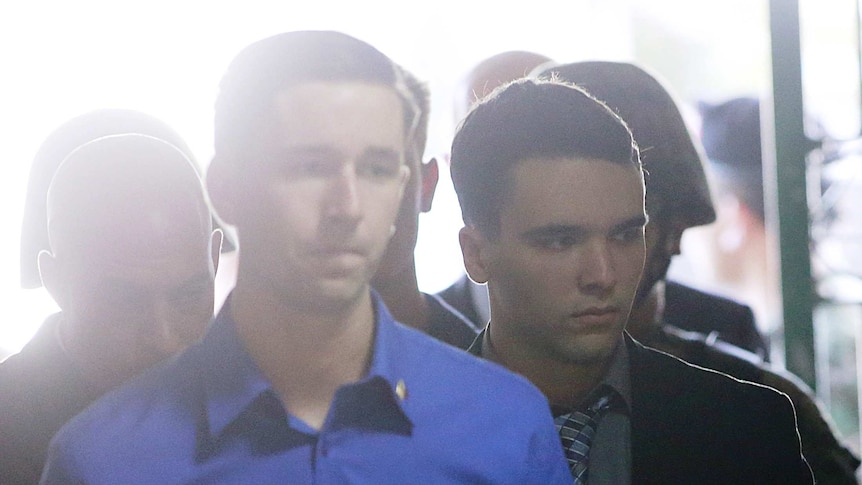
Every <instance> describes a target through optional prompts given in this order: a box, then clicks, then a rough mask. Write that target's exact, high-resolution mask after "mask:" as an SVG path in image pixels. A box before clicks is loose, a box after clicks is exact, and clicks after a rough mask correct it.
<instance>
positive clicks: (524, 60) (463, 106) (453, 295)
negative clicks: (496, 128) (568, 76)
mask: <svg viewBox="0 0 862 485" xmlns="http://www.w3.org/2000/svg"><path fill="white" fill-rule="evenodd" d="M551 63H553V60H552V59H551V58H550V57H547V56H545V55H543V54H539V53H536V52H531V51H522V50H514V51H505V52H500V53H499V54H495V55H493V56H491V57H488V58H486V59H483V60H482V61H480V62H479V63H478V64H476V65H475V66H473V68H472V69H470V71H469V72H468V73H467V74H466V75H465V76H464V79H462V81H461V84H460V89H459V90H458V93H457V95H456V96H455V115H456V117H457V119H458V120H460V119H462V118H463V117H464V116H465V115H466V114H467V112H468V111H469V110H470V108H471V107H472V106H473V105H474V104H475V103H476V102H477V101H479V100H480V99H482V98H484V97H485V96H487V95H489V94H491V92H492V91H493V90H494V89H495V88H497V87H498V86H501V85H503V84H507V83H509V82H511V81H514V80H516V79H519V78H522V77H526V76H528V75H529V74H530V73H531V72H532V71H533V70H535V69H538V68H539V66H542V65H545V64H551ZM436 296H439V297H440V298H442V299H443V300H444V301H445V302H446V303H447V304H448V305H451V306H452V307H453V308H454V309H455V311H457V312H458V313H460V314H461V315H464V317H466V318H467V319H468V320H470V321H471V322H473V323H474V324H475V325H476V326H478V327H479V328H483V327H484V326H485V324H487V323H488V320H489V319H490V318H491V310H490V307H489V305H488V288H487V286H486V285H479V284H476V283H474V282H473V281H472V280H471V279H470V277H469V276H467V275H466V274H464V275H463V276H462V277H461V278H459V279H458V280H457V281H455V282H454V283H453V284H452V285H451V286H449V287H448V288H446V289H444V290H443V291H441V292H439V293H437V295H436Z"/></svg>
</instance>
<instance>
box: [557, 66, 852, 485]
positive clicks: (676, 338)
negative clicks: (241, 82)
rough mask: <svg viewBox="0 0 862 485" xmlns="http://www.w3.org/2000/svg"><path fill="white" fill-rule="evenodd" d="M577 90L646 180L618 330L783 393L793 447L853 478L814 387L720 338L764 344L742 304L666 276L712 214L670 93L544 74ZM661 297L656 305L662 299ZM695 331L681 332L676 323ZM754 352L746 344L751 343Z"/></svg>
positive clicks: (595, 74) (820, 468)
mask: <svg viewBox="0 0 862 485" xmlns="http://www.w3.org/2000/svg"><path fill="white" fill-rule="evenodd" d="M551 73H553V75H555V76H556V77H557V78H559V79H563V80H566V81H570V82H573V83H575V84H577V85H579V86H582V87H584V89H586V90H588V91H589V92H590V93H591V94H593V95H594V96H596V97H597V98H599V99H601V100H602V101H604V102H605V103H607V105H608V106H609V107H610V108H611V109H613V110H614V112H616V113H617V114H619V115H620V116H621V117H622V118H623V119H624V120H625V121H626V123H627V124H628V125H629V128H630V129H631V130H632V134H633V136H634V138H635V141H636V142H637V143H638V145H639V146H644V147H650V149H649V150H645V152H644V154H643V157H642V160H643V163H644V168H645V169H646V170H647V171H648V172H649V174H650V175H649V177H648V178H647V179H646V188H647V197H646V209H647V213H648V214H649V218H650V221H649V224H648V225H647V228H646V250H647V262H646V267H647V268H649V270H648V271H645V273H644V276H643V277H642V278H641V282H640V287H639V289H638V297H637V298H635V302H634V306H633V308H632V315H631V316H630V317H629V322H628V325H627V327H626V328H627V330H628V331H629V333H630V334H631V335H632V336H633V337H634V338H635V339H637V341H638V342H640V343H642V344H644V345H647V346H649V347H652V348H656V349H659V350H661V351H664V352H667V353H669V354H671V355H674V356H676V357H679V358H681V359H683V360H685V361H686V362H689V363H692V364H695V365H699V366H701V367H706V368H708V369H714V370H717V371H720V372H723V373H725V374H728V375H731V376H733V377H736V378H739V379H744V380H746V381H750V382H756V383H758V384H764V385H767V386H769V387H772V388H774V389H777V390H779V391H781V392H783V393H785V394H787V395H788V397H789V398H790V400H791V401H792V402H793V406H794V408H795V409H796V420H797V424H798V428H799V434H800V438H801V441H802V451H803V455H804V456H805V459H806V460H807V461H808V464H809V465H810V466H811V469H812V471H813V472H814V476H815V478H816V479H817V481H818V483H829V484H851V483H856V478H855V471H856V468H857V467H858V466H859V460H858V458H857V457H856V456H855V455H854V454H853V453H852V452H851V451H850V450H849V448H848V447H846V446H844V445H843V444H842V443H841V440H840V439H839V436H840V435H839V434H838V433H837V432H836V430H835V427H834V425H833V424H832V422H831V419H830V417H829V415H828V414H827V413H825V412H824V411H823V410H822V409H821V407H820V406H819V405H818V403H817V401H816V398H815V396H814V392H813V391H812V390H811V389H810V388H808V386H807V385H805V384H804V383H803V382H802V381H801V380H800V379H799V378H798V377H796V376H794V375H792V374H790V373H789V372H786V371H784V370H782V369H778V368H774V367H772V366H770V365H768V364H767V363H766V362H764V360H763V357H765V352H764V353H760V354H759V355H755V354H753V353H749V352H747V351H744V350H741V349H739V348H736V347H733V346H731V345H727V344H726V343H725V342H733V343H738V345H739V346H740V347H745V346H744V345H741V343H743V342H757V343H759V346H757V347H755V348H756V349H757V350H761V351H765V347H764V346H763V340H762V339H760V335H759V334H758V333H757V331H756V330H755V328H754V324H753V323H754V320H753V314H752V311H751V308H749V307H748V306H745V305H742V304H740V303H737V302H735V301H733V300H729V299H727V298H722V297H719V296H715V295H710V294H708V293H704V292H701V291H698V290H695V289H693V288H689V287H686V286H683V285H681V284H678V283H673V282H669V281H666V276H667V268H668V265H669V263H670V259H671V258H672V257H673V256H674V255H675V254H676V253H677V252H678V251H679V239H680V237H681V235H682V232H683V231H685V230H686V229H687V228H688V227H691V226H694V225H699V224H702V223H703V222H704V221H706V220H711V219H713V218H714V217H715V215H714V211H713V204H712V201H711V199H710V197H709V191H708V187H707V185H706V178H705V174H704V168H703V161H702V158H701V150H700V149H699V146H700V145H699V143H698V142H697V141H696V140H695V139H694V138H693V137H692V136H691V135H690V133H689V131H688V130H687V129H686V126H685V123H684V122H683V117H682V113H681V112H680V111H679V109H678V108H677V105H676V103H675V102H674V100H673V98H672V96H671V95H670V91H669V89H668V88H667V87H666V86H664V85H663V84H662V83H661V82H660V81H659V79H658V78H657V77H656V76H655V75H654V74H652V73H650V72H648V71H646V70H645V69H643V68H641V67H639V66H636V65H634V64H630V63H626V62H605V61H587V62H574V63H570V64H563V65H559V66H553V67H550V68H548V70H547V72H546V73H545V74H547V75H550V74H551ZM662 302H663V303H664V305H662ZM683 328H684V329H689V330H694V331H684V330H681V329H683ZM752 350H753V349H752Z"/></svg>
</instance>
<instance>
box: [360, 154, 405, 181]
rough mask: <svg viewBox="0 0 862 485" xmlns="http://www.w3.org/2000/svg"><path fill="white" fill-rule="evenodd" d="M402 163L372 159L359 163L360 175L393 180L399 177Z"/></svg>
mask: <svg viewBox="0 0 862 485" xmlns="http://www.w3.org/2000/svg"><path fill="white" fill-rule="evenodd" d="M400 169H401V163H400V162H399V161H397V160H388V159H371V160H363V161H361V162H360V163H359V175H360V176H366V177H371V178H391V177H395V176H396V175H398V173H399V171H400Z"/></svg>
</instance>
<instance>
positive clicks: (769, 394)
mask: <svg viewBox="0 0 862 485" xmlns="http://www.w3.org/2000/svg"><path fill="white" fill-rule="evenodd" d="M625 342H626V346H627V347H628V350H629V366H630V373H631V406H632V411H631V427H632V429H631V447H632V449H631V453H632V475H631V476H632V484H633V485H646V484H661V485H673V484H695V483H696V484H713V483H714V484H728V483H733V484H752V485H754V484H759V485H761V484H775V485H779V484H780V485H791V484H803V483H804V484H810V483H814V480H813V478H812V476H811V470H810V469H809V467H808V464H807V463H806V462H805V460H804V459H803V458H802V454H801V450H800V444H799V435H798V434H797V431H796V419H795V417H794V412H793V406H792V405H791V403H790V401H789V400H788V398H787V396H785V395H783V394H781V393H779V392H777V391H775V390H774V389H770V388H768V387H765V386H760V385H757V384H752V383H748V382H743V381H740V380H737V379H734V378H732V377H729V376H727V375H725V374H721V373H719V372H715V371H710V370H707V369H703V368H700V367H696V366H693V365H691V364H688V363H686V362H683V361H682V360H679V359H677V358H676V357H673V356H670V355H668V354H665V353H663V352H659V351H657V350H653V349H649V348H646V347H644V346H643V345H641V344H639V343H638V342H636V341H634V340H633V339H632V338H631V337H629V336H628V334H626V335H625ZM481 345H482V334H480V336H479V337H478V338H477V339H476V341H475V342H474V344H473V346H471V347H470V352H472V353H474V354H476V355H480V354H481Z"/></svg>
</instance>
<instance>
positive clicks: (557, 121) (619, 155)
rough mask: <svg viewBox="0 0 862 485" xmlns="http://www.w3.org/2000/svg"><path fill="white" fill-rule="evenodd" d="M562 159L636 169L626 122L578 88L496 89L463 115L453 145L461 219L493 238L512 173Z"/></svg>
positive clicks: (536, 83)
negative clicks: (530, 163) (533, 162)
mask: <svg viewBox="0 0 862 485" xmlns="http://www.w3.org/2000/svg"><path fill="white" fill-rule="evenodd" d="M561 157H565V158H571V157H577V158H591V159H600V160H606V161H608V162H612V163H619V164H631V165H633V166H636V167H637V168H638V169H640V168H641V165H640V158H639V154H638V148H637V145H636V144H635V142H634V139H633V138H632V134H631V132H630V131H629V129H628V127H627V126H626V124H625V122H624V121H623V120H622V119H621V118H620V117H619V116H617V115H616V114H615V113H614V112H613V111H611V110H610V109H608V107H607V106H605V105H604V104H603V103H602V102H601V101H599V100H597V99H595V98H594V97H592V96H591V95H590V94H588V93H587V92H586V91H584V90H582V89H581V88H579V87H577V86H575V85H573V84H569V83H565V82H562V81H558V80H554V79H551V80H547V79H521V80H518V81H515V82H512V83H510V84H508V85H504V86H502V87H500V88H498V89H496V90H495V91H494V92H492V93H491V94H490V95H489V96H488V97H487V98H485V99H484V100H483V101H482V102H480V103H478V104H477V105H476V106H475V107H474V108H473V109H472V110H471V111H470V113H469V114H468V115H467V117H466V118H465V119H464V121H463V122H462V123H461V125H460V127H459V128H458V131H457V133H456V134H455V140H454V141H453V142H452V155H451V162H452V169H451V170H452V181H453V183H454V185H455V192H456V193H457V194H458V201H459V202H460V204H461V213H462V215H463V217H464V222H465V223H466V224H468V225H473V226H475V227H477V228H478V229H479V230H480V231H482V232H483V233H484V234H486V235H487V236H488V237H497V236H498V235H499V225H500V224H499V223H500V220H499V218H500V206H501V202H502V201H503V198H504V197H505V196H506V194H507V193H508V192H509V191H510V186H511V180H510V175H511V172H512V168H513V167H514V166H515V165H517V164H518V163H519V162H521V161H524V160H526V159H530V158H548V159H553V158H561Z"/></svg>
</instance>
